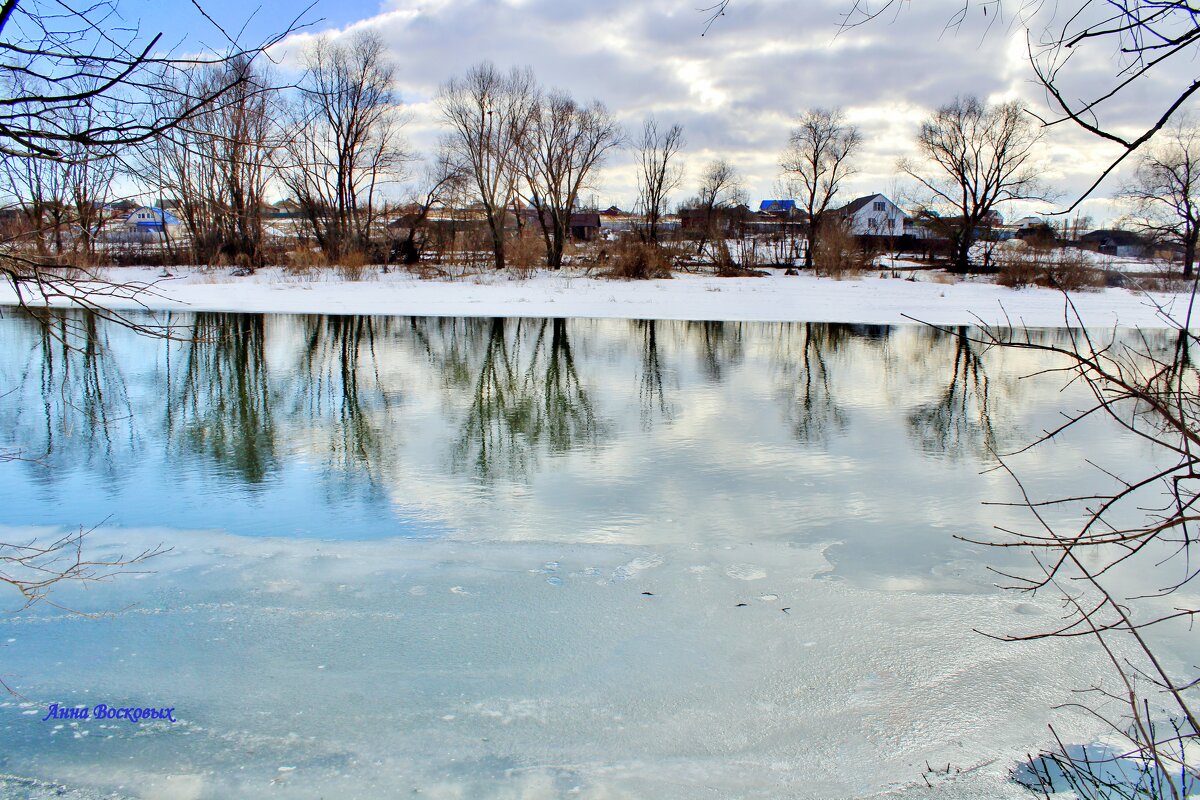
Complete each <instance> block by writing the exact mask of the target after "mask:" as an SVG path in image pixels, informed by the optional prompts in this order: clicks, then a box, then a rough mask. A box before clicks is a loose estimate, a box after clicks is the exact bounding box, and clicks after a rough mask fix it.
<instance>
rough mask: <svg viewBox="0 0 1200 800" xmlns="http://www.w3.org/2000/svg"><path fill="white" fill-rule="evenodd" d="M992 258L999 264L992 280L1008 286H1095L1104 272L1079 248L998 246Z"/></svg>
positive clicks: (1073, 288)
mask: <svg viewBox="0 0 1200 800" xmlns="http://www.w3.org/2000/svg"><path fill="white" fill-rule="evenodd" d="M993 260H994V261H995V262H996V263H997V265H998V266H999V269H1000V271H999V273H997V275H996V283H998V284H1000V285H1001V286H1007V287H1009V288H1011V289H1019V288H1021V287H1024V286H1044V287H1047V288H1051V289H1062V290H1063V291H1070V292H1074V291H1080V290H1084V289H1099V288H1101V287H1103V286H1104V285H1105V280H1104V275H1103V273H1102V272H1100V270H1098V269H1096V268H1095V267H1093V266H1092V265H1091V263H1090V262H1089V261H1088V259H1087V256H1086V255H1085V254H1084V253H1083V252H1082V251H1080V250H1074V249H1068V248H1055V247H1035V246H1027V247H1005V248H998V250H997V252H996V253H995V254H994V255H993Z"/></svg>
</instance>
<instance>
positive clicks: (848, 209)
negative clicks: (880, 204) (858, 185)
mask: <svg viewBox="0 0 1200 800" xmlns="http://www.w3.org/2000/svg"><path fill="white" fill-rule="evenodd" d="M876 197H883V199H884V200H887V198H886V197H884V196H883V195H882V194H880V193H879V192H876V193H875V194H868V195H864V196H863V197H857V198H855V199H853V200H851V201H850V202H849V203H847V204H846V205H844V206H842V207H841V208H835V209H834V210H833V213H835V214H844V215H845V216H847V217H848V216H850V215H852V214H857V213H858V212H859V210H860V209H861V208H862V207H863V206H865V205H866V204H867V203H869V202H871V201H872V200H874V199H875V198H876Z"/></svg>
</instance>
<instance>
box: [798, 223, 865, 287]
mask: <svg viewBox="0 0 1200 800" xmlns="http://www.w3.org/2000/svg"><path fill="white" fill-rule="evenodd" d="M874 263H875V254H874V253H871V252H869V251H867V250H864V249H863V248H862V247H860V246H859V244H858V241H857V240H856V239H855V237H854V235H853V234H851V233H850V231H849V230H848V229H847V228H846V226H845V225H841V224H836V223H827V224H825V225H823V226H822V230H821V235H820V237H818V239H817V248H816V250H814V251H813V272H815V273H816V274H817V275H822V276H824V277H828V278H836V279H838V280H841V279H843V278H850V277H855V276H857V275H859V274H860V273H861V272H862V271H863V270H864V269H868V268H870V267H871V266H872V265H873V264H874Z"/></svg>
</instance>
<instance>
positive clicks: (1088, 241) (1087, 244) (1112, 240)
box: [1079, 228, 1151, 258]
mask: <svg viewBox="0 0 1200 800" xmlns="http://www.w3.org/2000/svg"><path fill="white" fill-rule="evenodd" d="M1079 246H1080V247H1081V248H1082V249H1084V250H1095V251H1096V252H1098V253H1104V254H1106V255H1110V256H1119V257H1121V258H1140V257H1142V256H1144V255H1146V254H1147V253H1149V251H1150V249H1151V245H1150V242H1148V241H1146V239H1145V237H1143V236H1141V235H1139V234H1137V233H1134V232H1133V231H1123V230H1119V229H1115V228H1113V229H1101V230H1095V231H1092V232H1091V233H1085V234H1084V235H1083V236H1080V237H1079Z"/></svg>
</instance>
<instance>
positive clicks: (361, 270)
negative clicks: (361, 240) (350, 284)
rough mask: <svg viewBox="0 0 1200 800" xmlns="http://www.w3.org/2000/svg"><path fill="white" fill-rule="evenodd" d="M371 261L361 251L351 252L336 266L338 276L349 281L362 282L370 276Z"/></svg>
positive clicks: (339, 259)
mask: <svg viewBox="0 0 1200 800" xmlns="http://www.w3.org/2000/svg"><path fill="white" fill-rule="evenodd" d="M369 264H370V259H369V258H368V257H367V254H366V253H364V252H363V251H361V250H351V251H350V252H348V253H343V254H342V255H341V257H339V258H338V260H337V264H335V265H334V267H335V269H336V270H337V274H338V275H340V276H341V277H342V279H343V280H347V281H361V280H362V279H363V278H365V277H366V276H367V274H368V269H367V268H368V265H369Z"/></svg>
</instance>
